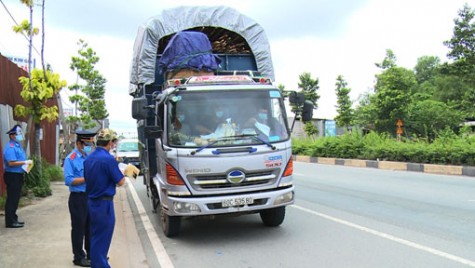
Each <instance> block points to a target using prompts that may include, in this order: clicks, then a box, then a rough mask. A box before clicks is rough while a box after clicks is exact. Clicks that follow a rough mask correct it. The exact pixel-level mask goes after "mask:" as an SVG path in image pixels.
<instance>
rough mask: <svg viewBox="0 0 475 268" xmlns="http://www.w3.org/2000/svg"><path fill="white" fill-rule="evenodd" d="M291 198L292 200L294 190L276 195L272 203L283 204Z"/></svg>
mask: <svg viewBox="0 0 475 268" xmlns="http://www.w3.org/2000/svg"><path fill="white" fill-rule="evenodd" d="M292 200H294V192H293V191H292V192H289V193H286V194H283V195H280V196H278V197H277V198H276V199H275V200H274V205H280V204H285V203H288V202H291V201H292Z"/></svg>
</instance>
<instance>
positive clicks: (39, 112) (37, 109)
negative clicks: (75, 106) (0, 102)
mask: <svg viewBox="0 0 475 268" xmlns="http://www.w3.org/2000/svg"><path fill="white" fill-rule="evenodd" d="M21 2H22V3H23V4H25V5H26V6H28V8H29V9H30V21H27V20H24V21H23V22H22V23H21V24H20V25H18V26H14V27H13V30H14V31H15V32H17V33H22V34H25V35H28V37H29V54H28V72H29V73H28V77H20V83H21V84H22V86H23V87H22V91H21V93H20V95H21V96H22V98H23V100H24V101H25V102H26V103H29V104H30V106H29V107H25V106H23V105H16V106H15V113H16V114H17V115H18V116H24V117H29V124H28V125H30V123H31V122H33V123H34V125H35V139H34V146H33V148H34V155H35V156H36V157H37V158H38V159H40V160H41V148H40V136H41V134H40V133H41V126H40V123H41V122H42V121H43V120H48V121H50V122H52V121H54V120H55V119H56V118H57V117H58V108H57V107H56V106H54V105H53V106H48V105H47V102H48V100H51V99H53V98H54V97H56V95H57V94H58V93H59V91H60V90H61V88H62V87H64V86H66V81H64V80H61V79H60V77H59V75H58V74H54V73H52V72H51V71H50V70H45V67H44V66H45V65H44V62H43V56H42V66H43V70H39V69H33V70H32V69H31V61H32V60H31V52H32V48H33V41H32V40H33V36H34V35H36V34H38V33H39V29H38V28H34V27H33V23H32V19H33V4H34V3H33V1H31V0H21ZM43 9H44V1H43ZM43 14H44V12H43ZM43 21H44V18H43ZM43 31H44V29H43ZM43 46H44V38H43V42H42V47H43ZM42 51H43V50H42ZM26 132H28V128H27V131H26ZM25 140H27V139H25ZM38 164H39V165H41V161H40V162H39V163H38ZM40 172H41V168H40Z"/></svg>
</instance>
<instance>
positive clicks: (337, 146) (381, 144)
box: [292, 129, 475, 166]
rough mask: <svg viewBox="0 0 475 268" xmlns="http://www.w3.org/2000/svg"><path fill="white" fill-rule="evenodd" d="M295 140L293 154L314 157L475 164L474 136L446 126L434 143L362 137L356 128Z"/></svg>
mask: <svg viewBox="0 0 475 268" xmlns="http://www.w3.org/2000/svg"><path fill="white" fill-rule="evenodd" d="M292 142H293V144H294V146H293V153H294V154H302V155H309V156H313V157H334V158H344V159H367V160H376V159H379V160H386V161H402V162H412V163H433V164H451V165H469V166H474V165H475V135H474V134H472V133H468V132H467V131H463V132H461V134H459V135H456V134H455V133H454V132H453V131H451V130H450V129H445V130H443V131H440V132H439V133H438V135H437V138H435V139H434V140H433V142H432V143H429V142H428V141H427V140H424V139H422V140H420V139H410V138H404V139H402V140H401V141H397V140H396V139H394V138H392V137H390V136H389V135H387V134H377V133H374V132H370V133H369V134H367V135H365V136H363V135H362V134H361V132H356V131H353V133H347V134H344V135H341V136H337V137H320V138H317V139H300V140H297V139H294V140H293V141H292Z"/></svg>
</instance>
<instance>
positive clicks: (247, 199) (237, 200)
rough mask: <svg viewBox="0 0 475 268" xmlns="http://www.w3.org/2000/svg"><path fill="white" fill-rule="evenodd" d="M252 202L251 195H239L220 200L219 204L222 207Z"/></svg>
mask: <svg viewBox="0 0 475 268" xmlns="http://www.w3.org/2000/svg"><path fill="white" fill-rule="evenodd" d="M253 203H254V199H253V198H252V197H240V198H233V199H226V200H223V201H221V205H222V206H223V208H227V207H237V206H242V205H250V204H253Z"/></svg>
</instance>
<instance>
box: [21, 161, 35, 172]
mask: <svg viewBox="0 0 475 268" xmlns="http://www.w3.org/2000/svg"><path fill="white" fill-rule="evenodd" d="M21 168H22V169H23V170H24V171H25V172H26V173H30V171H31V169H32V168H33V162H31V164H24V165H22V166H21Z"/></svg>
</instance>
